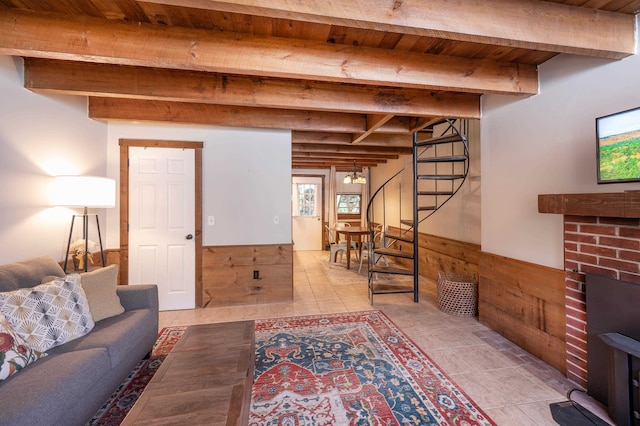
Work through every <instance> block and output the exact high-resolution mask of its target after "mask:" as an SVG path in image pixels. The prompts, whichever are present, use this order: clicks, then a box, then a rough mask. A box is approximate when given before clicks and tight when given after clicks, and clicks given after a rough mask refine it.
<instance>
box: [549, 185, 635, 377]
mask: <svg viewBox="0 0 640 426" xmlns="http://www.w3.org/2000/svg"><path fill="white" fill-rule="evenodd" d="M538 211H539V212H540V213H556V214H563V215H564V269H565V285H566V287H565V289H566V347H567V364H566V366H567V377H568V378H569V379H570V380H572V381H574V382H575V383H577V384H579V385H580V386H582V387H584V388H585V389H586V388H587V331H586V330H587V315H586V298H585V275H584V274H586V273H592V274H597V275H602V276H605V277H609V278H614V279H618V280H622V281H627V282H632V283H638V284H640V193H638V192H625V193H595V194H551V195H539V196H538Z"/></svg>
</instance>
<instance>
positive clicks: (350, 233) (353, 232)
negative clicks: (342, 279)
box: [333, 225, 369, 269]
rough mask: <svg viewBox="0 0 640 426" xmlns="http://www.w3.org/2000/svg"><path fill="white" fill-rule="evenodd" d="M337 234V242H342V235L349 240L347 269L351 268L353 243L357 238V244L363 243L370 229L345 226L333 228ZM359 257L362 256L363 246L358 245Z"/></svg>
mask: <svg viewBox="0 0 640 426" xmlns="http://www.w3.org/2000/svg"><path fill="white" fill-rule="evenodd" d="M333 230H334V231H335V233H336V241H339V240H340V234H343V235H344V236H345V239H346V240H347V269H350V268H351V241H352V240H353V237H354V236H356V237H358V238H357V242H358V243H361V242H362V235H368V234H369V229H368V228H367V227H366V226H344V225H337V226H336V227H334V228H333ZM358 256H362V244H359V245H358Z"/></svg>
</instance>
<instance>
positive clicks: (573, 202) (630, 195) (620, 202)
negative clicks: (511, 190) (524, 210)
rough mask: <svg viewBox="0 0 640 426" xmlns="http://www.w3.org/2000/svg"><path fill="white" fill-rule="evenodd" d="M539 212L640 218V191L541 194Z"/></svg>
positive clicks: (539, 196)
mask: <svg viewBox="0 0 640 426" xmlns="http://www.w3.org/2000/svg"><path fill="white" fill-rule="evenodd" d="M538 212H540V213H556V214H564V215H574V216H604V217H626V218H640V192H611V193H609V192H603V193H589V194H540V195H538Z"/></svg>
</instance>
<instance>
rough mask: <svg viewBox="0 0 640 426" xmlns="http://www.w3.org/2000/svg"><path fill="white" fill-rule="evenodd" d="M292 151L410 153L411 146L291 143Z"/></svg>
mask: <svg viewBox="0 0 640 426" xmlns="http://www.w3.org/2000/svg"><path fill="white" fill-rule="evenodd" d="M291 151H292V153H295V152H336V153H344V154H358V153H360V154H372V155H376V154H398V155H404V154H412V153H413V148H411V147H406V148H405V147H391V146H371V145H369V146H367V145H362V144H358V145H341V144H330V143H295V142H294V143H293V144H292V145H291Z"/></svg>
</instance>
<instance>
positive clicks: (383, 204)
mask: <svg viewBox="0 0 640 426" xmlns="http://www.w3.org/2000/svg"><path fill="white" fill-rule="evenodd" d="M468 126H469V123H468V121H463V120H455V119H449V118H445V119H442V120H437V121H434V122H433V123H432V124H431V125H429V126H428V127H426V128H424V129H423V130H420V131H418V132H415V133H414V135H413V164H412V165H411V166H410V165H407V166H406V167H405V168H403V169H402V170H400V171H398V172H397V173H396V174H395V175H393V176H392V177H391V178H389V179H388V180H387V181H386V182H385V183H384V184H383V185H382V186H381V187H380V188H378V190H376V192H375V193H374V194H373V195H372V196H371V199H370V201H369V204H368V205H367V224H368V228H369V232H370V238H369V241H372V242H374V241H376V237H377V235H376V234H377V233H378V232H379V233H380V234H379V238H378V239H379V243H377V244H370V245H369V247H368V264H369V265H368V266H369V269H368V287H369V299H370V300H371V304H373V296H374V295H375V294H390V293H413V300H414V302H418V293H419V285H418V281H419V274H418V264H419V262H418V244H417V242H416V236H417V235H418V233H417V228H418V224H419V223H421V222H422V221H424V220H426V219H427V218H429V217H430V216H431V215H433V214H434V213H435V212H436V211H438V210H439V209H440V208H441V207H442V206H443V205H444V204H445V203H446V202H447V201H449V200H450V199H451V198H452V197H453V196H454V195H455V194H456V193H457V192H458V190H460V188H461V187H462V184H463V183H464V181H465V180H466V178H467V175H468V173H469V144H468V142H467V134H468ZM405 181H408V183H407V182H405ZM403 196H404V200H403ZM407 198H409V200H407ZM387 199H390V201H389V202H387ZM403 210H404V211H406V210H409V211H410V213H411V214H410V216H409V214H407V216H409V217H404V216H403ZM390 228H391V229H390ZM385 274H386V275H402V276H407V277H413V280H412V282H411V280H407V281H406V282H405V281H402V280H393V281H391V280H387V281H388V282H385V280H383V279H380V277H381V276H383V275H385Z"/></svg>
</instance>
